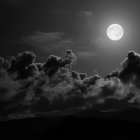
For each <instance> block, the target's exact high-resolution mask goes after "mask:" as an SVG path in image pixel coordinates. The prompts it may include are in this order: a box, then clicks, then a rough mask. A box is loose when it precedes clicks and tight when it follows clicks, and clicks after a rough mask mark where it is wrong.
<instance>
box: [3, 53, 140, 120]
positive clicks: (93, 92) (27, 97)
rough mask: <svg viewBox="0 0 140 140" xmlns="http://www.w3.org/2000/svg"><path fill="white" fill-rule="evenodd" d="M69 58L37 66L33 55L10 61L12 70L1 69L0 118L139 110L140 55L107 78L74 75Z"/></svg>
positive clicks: (54, 58) (131, 57)
mask: <svg viewBox="0 0 140 140" xmlns="http://www.w3.org/2000/svg"><path fill="white" fill-rule="evenodd" d="M68 52H70V51H68ZM66 54H67V57H60V56H54V55H51V56H49V57H48V59H47V60H46V62H44V63H35V56H36V55H35V54H34V53H33V52H22V53H20V54H18V55H17V56H16V57H12V58H11V59H10V60H9V63H10V68H8V69H5V68H4V67H1V70H0V105H1V108H0V112H1V113H0V118H1V119H2V118H3V119H6V118H7V119H13V118H16V119H17V118H18V116H19V118H24V117H26V116H33V117H36V116H38V115H39V114H46V115H47V116H48V115H51V114H53V115H57V114H59V115H61V114H65V113H66V114H67V113H68V112H69V111H70V113H71V114H73V113H74V114H75V113H76V112H77V111H83V110H86V109H92V110H93V111H94V110H98V111H102V112H104V111H106V110H114V111H115V110H120V109H124V108H129V107H131V106H134V105H135V107H137V106H139V104H140V95H139V92H140V87H139V84H138V83H139V82H138V81H139V59H140V57H139V54H137V53H135V52H133V51H131V52H129V53H128V56H127V58H125V59H124V61H123V63H122V69H121V70H118V71H114V72H112V75H110V77H107V78H103V77H101V76H99V75H93V76H87V75H86V74H85V73H78V72H76V71H71V69H69V66H72V61H71V59H72V55H73V54H72V53H71V54H69V53H66ZM1 60H2V59H1ZM3 60H4V59H3ZM3 60H2V61H1V62H3ZM27 60H29V61H27ZM54 61H55V62H54ZM67 62H68V63H67ZM132 66H133V67H132ZM11 69H14V70H11ZM20 71H21V72H20ZM116 72H117V75H116ZM50 73H51V75H50ZM114 73H115V74H114ZM22 75H24V77H23V76H22ZM124 75H125V76H124ZM129 75H130V77H129ZM131 75H132V76H131ZM123 77H125V78H128V79H127V80H126V79H125V80H124V78H123ZM10 116H12V117H10ZM14 116H15V117H14Z"/></svg>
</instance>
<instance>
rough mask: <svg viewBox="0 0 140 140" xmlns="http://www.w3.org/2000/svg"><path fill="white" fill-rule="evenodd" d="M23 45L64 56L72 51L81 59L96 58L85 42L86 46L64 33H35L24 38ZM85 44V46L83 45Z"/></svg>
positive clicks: (92, 49) (91, 48)
mask: <svg viewBox="0 0 140 140" xmlns="http://www.w3.org/2000/svg"><path fill="white" fill-rule="evenodd" d="M21 43H25V44H28V45H31V46H34V47H36V48H38V49H40V50H42V51H43V52H47V53H52V52H56V53H57V54H60V55H62V53H63V52H64V51H65V50H67V49H71V50H73V52H75V53H76V55H77V56H78V58H79V59H81V58H82V59H83V58H84V59H87V58H88V57H94V56H96V54H95V49H94V48H93V47H91V46H90V44H88V42H87V41H85V44H84V43H83V42H82V41H80V40H78V41H77V40H74V39H72V38H69V37H67V36H66V34H65V33H63V32H49V33H44V32H35V33H34V34H31V35H29V36H26V37H23V38H22V39H21ZM83 44H84V45H83Z"/></svg>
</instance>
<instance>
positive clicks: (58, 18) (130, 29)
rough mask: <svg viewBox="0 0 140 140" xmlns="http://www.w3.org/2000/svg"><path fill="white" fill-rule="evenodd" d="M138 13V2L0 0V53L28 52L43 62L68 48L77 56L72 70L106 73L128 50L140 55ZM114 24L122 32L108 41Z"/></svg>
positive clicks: (113, 0) (114, 66)
mask: <svg viewBox="0 0 140 140" xmlns="http://www.w3.org/2000/svg"><path fill="white" fill-rule="evenodd" d="M139 15H140V2H139V1H136V0H131V1H129V0H1V1H0V18H1V20H0V21H1V22H0V55H1V56H4V57H9V56H11V55H16V54H17V53H18V52H21V51H26V50H31V51H34V52H35V53H36V55H37V60H36V61H41V62H43V61H45V60H46V58H47V57H48V55H50V54H56V55H62V56H63V55H64V53H65V50H67V49H72V50H73V52H74V53H75V54H76V55H77V56H78V58H79V59H78V62H77V63H76V64H75V65H74V68H73V69H75V70H78V71H79V72H86V73H88V74H89V75H90V74H93V73H95V72H96V71H97V72H98V73H99V74H101V75H105V74H107V73H108V72H110V71H112V70H114V69H116V68H117V67H118V68H119V67H120V62H121V61H122V60H123V59H124V57H126V55H127V53H128V51H130V50H135V51H136V52H138V53H140V47H139V46H140V39H139V32H140V28H139V25H140V16H139ZM112 23H118V24H120V25H122V27H123V28H124V32H125V34H124V37H123V38H122V40H119V41H117V42H113V41H111V40H109V39H108V38H107V36H106V28H107V27H108V26H109V25H110V24H112Z"/></svg>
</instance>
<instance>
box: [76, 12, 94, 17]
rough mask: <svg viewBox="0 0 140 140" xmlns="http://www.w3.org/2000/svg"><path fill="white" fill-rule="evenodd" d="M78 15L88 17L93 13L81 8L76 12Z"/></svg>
mask: <svg viewBox="0 0 140 140" xmlns="http://www.w3.org/2000/svg"><path fill="white" fill-rule="evenodd" d="M76 15H77V16H79V17H84V18H90V17H92V16H93V13H92V12H90V11H85V10H81V11H78V12H77V13H76Z"/></svg>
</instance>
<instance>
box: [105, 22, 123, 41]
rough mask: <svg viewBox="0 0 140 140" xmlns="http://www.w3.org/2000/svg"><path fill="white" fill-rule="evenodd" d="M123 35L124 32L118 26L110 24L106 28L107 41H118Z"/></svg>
mask: <svg viewBox="0 0 140 140" xmlns="http://www.w3.org/2000/svg"><path fill="white" fill-rule="evenodd" d="M123 35H124V30H123V28H122V26H121V25H119V24H111V25H110V26H109V27H108V28H107V36H108V38H109V39H111V40H113V41H118V40H120V39H121V38H122V37H123Z"/></svg>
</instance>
